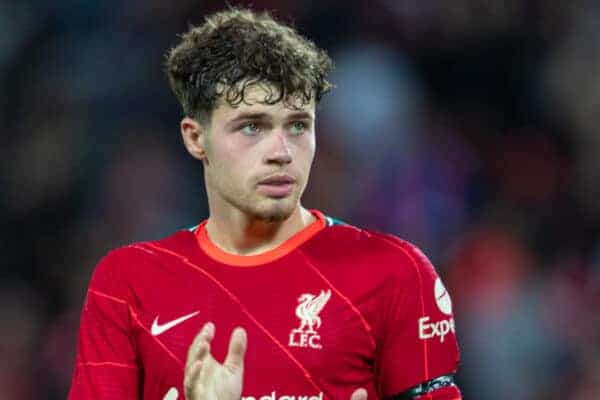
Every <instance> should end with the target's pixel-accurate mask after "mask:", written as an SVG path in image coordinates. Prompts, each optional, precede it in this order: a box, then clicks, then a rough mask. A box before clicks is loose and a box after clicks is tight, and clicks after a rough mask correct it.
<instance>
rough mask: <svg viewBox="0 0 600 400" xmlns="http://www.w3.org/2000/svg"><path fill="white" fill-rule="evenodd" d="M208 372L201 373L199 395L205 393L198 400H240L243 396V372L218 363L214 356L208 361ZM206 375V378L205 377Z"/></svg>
mask: <svg viewBox="0 0 600 400" xmlns="http://www.w3.org/2000/svg"><path fill="white" fill-rule="evenodd" d="M205 368H206V370H205V371H203V372H201V373H200V379H199V382H198V383H197V384H198V386H199V387H198V389H197V392H198V393H205V395H204V396H201V397H197V398H198V400H200V399H201V398H202V399H210V400H238V399H239V398H240V397H241V395H242V377H243V374H242V370H241V369H233V370H231V369H228V368H227V367H225V366H224V365H222V364H220V363H219V362H218V361H216V360H215V359H214V358H213V357H212V356H210V359H209V360H207V365H206V367H205ZM203 375H204V376H203Z"/></svg>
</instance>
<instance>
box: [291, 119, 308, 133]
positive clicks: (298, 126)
mask: <svg viewBox="0 0 600 400" xmlns="http://www.w3.org/2000/svg"><path fill="white" fill-rule="evenodd" d="M306 129H308V124H307V123H306V122H302V121H295V122H293V123H292V126H291V127H290V132H291V133H292V134H294V135H301V134H303V133H304V132H305V131H306Z"/></svg>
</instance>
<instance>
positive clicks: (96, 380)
mask: <svg viewBox="0 0 600 400" xmlns="http://www.w3.org/2000/svg"><path fill="white" fill-rule="evenodd" d="M313 214H315V215H316V216H317V220H316V221H315V222H314V223H312V224H311V225H309V226H308V227H306V228H305V229H304V230H302V231H301V232H299V233H298V234H296V235H294V236H293V237H291V238H290V239H289V240H288V241H287V242H286V243H284V244H283V245H281V246H279V247H278V248H276V249H274V250H272V251H268V252H266V253H263V254H260V255H255V256H237V255H232V254H229V253H225V252H223V251H222V250H220V249H219V248H218V247H216V246H215V245H214V244H212V243H211V242H210V240H209V239H208V236H207V234H206V230H205V229H204V223H203V224H201V225H200V226H198V227H196V228H194V229H191V230H185V231H180V232H177V233H175V234H174V235H172V236H170V237H168V238H166V239H164V240H160V241H153V242H143V243H139V244H134V245H130V246H126V247H123V248H120V249H117V250H115V251H112V252H110V253H109V254H108V255H107V256H106V257H105V258H104V259H103V260H102V261H101V262H100V263H99V264H98V266H97V267H96V270H95V272H94V275H93V277H92V280H91V283H90V285H89V289H88V293H87V297H86V300H85V304H84V307H83V312H82V316H81V327H80V338H79V346H78V352H77V360H76V364H77V365H76V369H75V373H74V376H73V382H72V387H71V391H70V395H69V398H70V399H71V400H75V399H119V400H122V399H157V400H176V399H179V400H183V399H184V394H183V388H182V385H183V372H184V365H185V360H186V356H187V351H188V347H189V346H190V344H191V342H192V340H193V338H194V337H195V336H196V334H197V333H198V331H199V329H200V328H201V327H202V325H203V324H204V323H206V322H208V321H212V322H214V324H215V326H216V336H215V339H214V341H213V343H212V352H213V354H214V356H215V358H216V359H217V360H218V361H220V362H222V361H223V359H224V356H225V354H226V351H227V344H228V342H229V337H230V334H231V331H232V330H233V328H235V327H236V326H242V327H244V328H245V329H246V331H247V333H248V350H247V353H246V358H245V374H244V389H243V394H242V399H245V400H259V399H260V400H292V399H298V400H300V399H304V400H317V399H319V400H320V399H336V400H338V399H343V400H345V399H349V398H350V395H351V393H352V392H353V391H354V390H355V389H357V388H359V387H364V388H366V389H367V391H368V394H369V400H371V399H376V398H383V397H386V396H390V395H394V394H398V393H401V392H403V391H405V390H407V389H408V388H411V387H414V386H416V385H419V384H421V383H423V382H426V381H429V380H431V379H433V378H436V377H438V376H442V375H447V374H452V373H454V372H455V371H456V368H457V364H458V347H457V343H456V337H455V332H454V320H453V316H452V303H451V300H450V296H449V295H448V293H447V292H446V290H445V288H444V286H443V284H442V282H441V281H440V279H439V278H438V276H437V274H436V272H435V270H434V268H433V267H432V265H431V264H430V262H429V261H428V260H427V258H426V257H425V256H424V255H423V254H422V253H421V252H420V251H419V250H418V249H416V248H415V247H414V246H412V245H411V244H409V243H407V242H404V241H402V240H400V239H397V238H395V237H393V236H389V235H383V234H380V233H374V232H369V231H365V230H361V229H358V228H355V227H353V226H350V225H346V224H341V223H337V221H334V220H332V219H331V218H329V217H326V216H324V215H322V214H321V213H319V212H318V211H313ZM422 398H423V399H452V400H454V399H458V398H460V393H459V391H458V389H457V388H456V387H454V386H452V387H445V388H442V389H438V390H434V391H433V392H431V393H430V394H428V395H425V396H423V397H422Z"/></svg>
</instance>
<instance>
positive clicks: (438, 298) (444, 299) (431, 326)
mask: <svg viewBox="0 0 600 400" xmlns="http://www.w3.org/2000/svg"><path fill="white" fill-rule="evenodd" d="M433 296H434V298H435V304H437V306H438V308H439V310H440V311H441V312H442V313H443V314H445V315H448V316H452V300H451V299H450V294H448V291H447V290H446V287H445V286H444V284H443V283H442V280H441V279H440V278H437V279H436V280H435V284H434V285H433ZM429 320H430V317H421V318H419V339H422V340H427V339H431V338H434V337H436V336H438V337H439V338H440V342H442V343H444V338H445V337H446V335H448V334H449V333H455V331H454V318H448V319H443V320H441V321H435V322H429Z"/></svg>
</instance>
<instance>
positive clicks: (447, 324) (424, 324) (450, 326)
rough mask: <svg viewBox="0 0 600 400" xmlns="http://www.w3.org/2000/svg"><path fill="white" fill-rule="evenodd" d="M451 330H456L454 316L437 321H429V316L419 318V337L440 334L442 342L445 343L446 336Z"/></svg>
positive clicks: (428, 337)
mask: <svg viewBox="0 0 600 400" xmlns="http://www.w3.org/2000/svg"><path fill="white" fill-rule="evenodd" d="M450 332H452V333H455V332H454V318H450V319H443V320H441V321H437V322H429V317H422V318H419V339H423V340H426V339H431V338H434V337H436V336H439V338H440V342H442V343H444V338H445V337H446V335H447V334H449V333H450Z"/></svg>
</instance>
